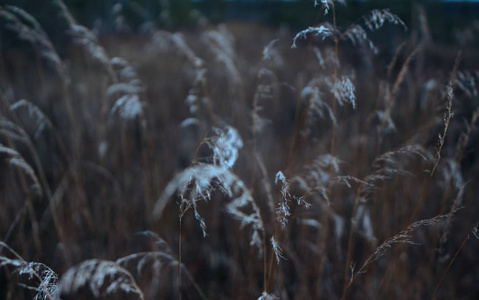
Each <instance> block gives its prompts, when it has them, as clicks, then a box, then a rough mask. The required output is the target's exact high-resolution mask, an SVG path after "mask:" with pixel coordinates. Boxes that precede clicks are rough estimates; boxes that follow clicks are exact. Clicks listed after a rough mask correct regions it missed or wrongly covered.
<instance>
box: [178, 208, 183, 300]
mask: <svg viewBox="0 0 479 300" xmlns="http://www.w3.org/2000/svg"><path fill="white" fill-rule="evenodd" d="M178 227H179V228H178V299H179V300H181V239H182V232H181V216H180V221H179V224H178Z"/></svg>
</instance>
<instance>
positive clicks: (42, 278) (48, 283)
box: [0, 241, 58, 300]
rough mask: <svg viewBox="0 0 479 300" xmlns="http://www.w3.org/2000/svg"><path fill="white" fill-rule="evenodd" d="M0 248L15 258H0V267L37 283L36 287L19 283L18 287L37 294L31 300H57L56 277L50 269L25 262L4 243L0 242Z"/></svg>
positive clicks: (35, 263)
mask: <svg viewBox="0 0 479 300" xmlns="http://www.w3.org/2000/svg"><path fill="white" fill-rule="evenodd" d="M0 246H1V247H3V248H6V249H7V250H8V251H10V252H11V253H13V254H14V255H15V256H16V257H17V258H16V259H10V258H7V257H5V256H0V267H7V266H9V267H12V268H14V272H15V273H18V274H19V275H27V276H28V278H29V279H31V278H35V279H36V280H37V281H38V284H37V285H36V286H30V285H26V284H23V283H19V285H20V286H22V287H24V288H26V289H29V290H33V291H35V292H36V293H37V294H36V295H35V297H34V298H33V300H56V299H58V285H57V284H58V276H57V274H56V273H55V272H54V271H52V269H50V268H49V267H47V266H46V265H44V264H42V263H38V262H27V261H25V260H24V259H23V258H22V257H21V256H20V255H19V254H18V253H17V252H15V251H14V250H13V249H12V248H10V247H9V246H8V245H7V244H5V243H4V242H1V241H0ZM1 247H0V250H1Z"/></svg>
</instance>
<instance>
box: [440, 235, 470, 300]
mask: <svg viewBox="0 0 479 300" xmlns="http://www.w3.org/2000/svg"><path fill="white" fill-rule="evenodd" d="M468 239H469V234H467V236H466V238H465V239H464V240H463V241H462V244H461V246H460V247H459V249H457V251H456V254H454V257H453V258H452V260H451V262H450V263H449V265H448V266H447V268H446V271H444V274H443V275H442V277H441V280H440V281H439V283H438V284H437V286H436V288H435V289H434V294H432V298H431V299H437V292H438V291H439V288H440V287H441V284H442V283H443V281H444V279H445V278H446V275H447V273H448V272H449V270H450V269H451V266H452V264H453V263H454V261H455V260H456V257H457V256H458V255H459V252H461V250H462V248H464V245H466V242H467V240H468Z"/></svg>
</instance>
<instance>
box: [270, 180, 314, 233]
mask: <svg viewBox="0 0 479 300" xmlns="http://www.w3.org/2000/svg"><path fill="white" fill-rule="evenodd" d="M278 182H280V183H281V191H280V192H281V201H280V202H279V203H278V208H276V219H277V220H278V222H279V223H280V224H281V227H282V228H285V227H286V225H287V224H288V218H289V217H290V216H291V212H290V210H289V209H290V207H289V204H288V203H289V201H291V200H293V201H296V203H297V204H298V205H304V207H305V208H306V209H309V208H310V207H311V204H309V203H308V202H306V201H305V200H304V199H303V197H298V196H296V195H291V193H290V190H289V183H288V180H287V179H286V177H285V176H284V174H283V172H281V171H278V173H276V178H275V180H274V183H275V184H278Z"/></svg>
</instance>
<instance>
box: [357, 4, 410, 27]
mask: <svg viewBox="0 0 479 300" xmlns="http://www.w3.org/2000/svg"><path fill="white" fill-rule="evenodd" d="M386 22H389V23H393V24H395V25H401V26H402V27H404V30H407V27H406V24H404V22H403V21H402V20H401V19H400V18H399V17H398V16H397V15H395V14H393V13H391V11H390V10H389V9H374V10H372V11H371V13H370V14H369V15H368V16H366V17H365V18H364V23H365V24H366V26H367V27H368V28H369V29H370V30H372V31H374V30H378V29H379V28H381V27H383V25H384V24H385V23H386Z"/></svg>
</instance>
